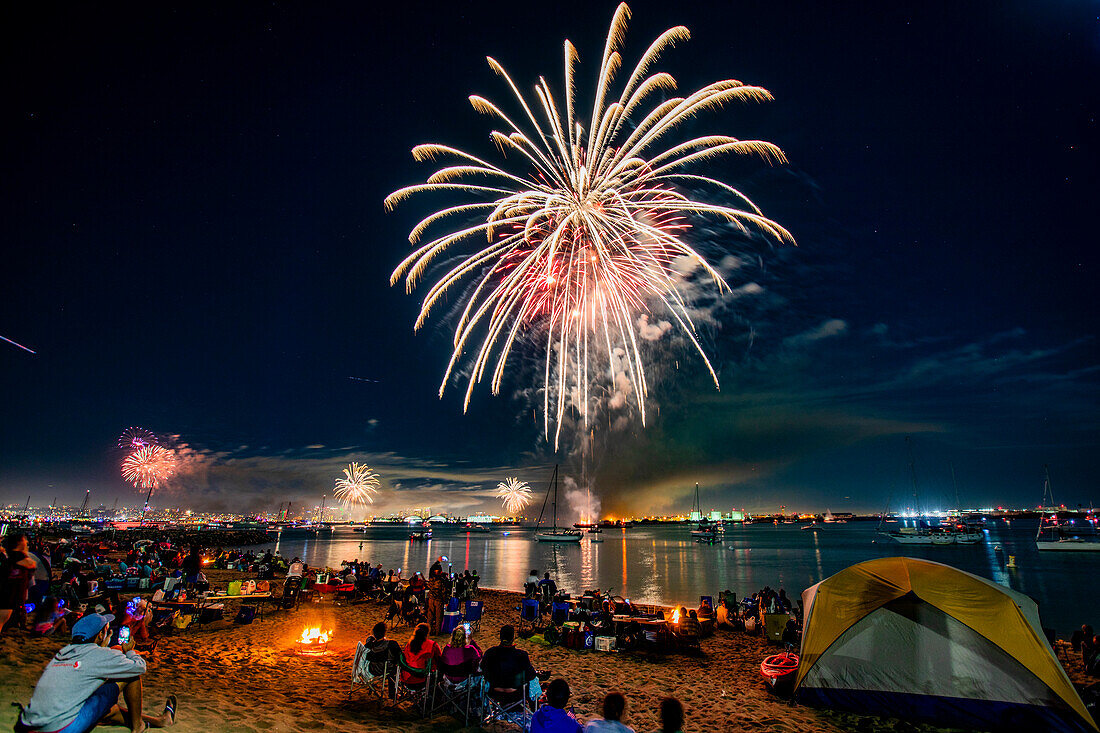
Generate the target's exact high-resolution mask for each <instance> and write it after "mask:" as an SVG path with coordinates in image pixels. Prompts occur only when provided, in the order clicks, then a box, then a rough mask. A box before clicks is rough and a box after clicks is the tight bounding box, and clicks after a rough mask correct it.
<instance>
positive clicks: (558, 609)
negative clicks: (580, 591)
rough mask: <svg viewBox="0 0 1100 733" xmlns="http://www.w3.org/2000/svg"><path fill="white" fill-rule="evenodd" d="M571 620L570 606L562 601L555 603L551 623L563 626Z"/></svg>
mask: <svg viewBox="0 0 1100 733" xmlns="http://www.w3.org/2000/svg"><path fill="white" fill-rule="evenodd" d="M568 620H569V604H568V603H563V602H561V601H554V607H553V609H552V611H551V614H550V623H551V624H553V625H554V626H561V625H562V624H564V623H565V622H566V621H568Z"/></svg>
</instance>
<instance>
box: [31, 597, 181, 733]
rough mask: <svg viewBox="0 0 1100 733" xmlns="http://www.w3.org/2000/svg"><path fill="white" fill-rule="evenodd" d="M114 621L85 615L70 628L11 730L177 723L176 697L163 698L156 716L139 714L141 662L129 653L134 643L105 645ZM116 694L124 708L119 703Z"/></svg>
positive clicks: (138, 728)
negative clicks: (68, 641) (69, 640)
mask: <svg viewBox="0 0 1100 733" xmlns="http://www.w3.org/2000/svg"><path fill="white" fill-rule="evenodd" d="M114 619H115V617H114V616H112V615H111V614H99V613H89V614H86V615H85V616H84V617H83V618H81V619H80V620H79V621H77V622H76V623H75V624H73V630H72V643H71V644H69V645H67V646H64V647H62V648H61V650H60V651H58V652H57V654H55V655H54V657H53V659H51V660H50V663H49V664H47V665H46V669H45V671H44V672H43V673H42V676H41V677H40V678H39V679H38V683H37V684H36V685H35V687H34V694H33V695H32V696H31V701H30V704H29V705H27V707H26V709H25V710H23V712H22V713H20V715H19V720H18V721H17V722H16V726H15V730H16V731H18V732H20V733H30V732H32V731H88V730H91V729H92V728H94V727H95V726H97V725H118V726H126V727H129V728H130V730H131V732H132V733H140V732H141V731H143V730H145V729H146V728H165V727H167V726H170V725H172V724H173V723H175V722H176V696H175V695H169V696H168V700H167V701H166V702H165V705H164V712H163V713H161V715H160V716H159V717H153V716H151V715H142V712H141V710H142V684H141V675H143V674H144V673H145V670H146V666H145V659H144V658H142V657H141V655H139V654H138V653H137V652H135V651H134V642H133V640H131V639H129V638H128V637H127V638H123V636H122V635H121V634H120V638H119V642H120V645H119V646H117V647H110V646H108V644H110V640H111V638H112V636H113V633H114V632H113V630H112V628H111V622H112V621H114ZM122 629H123V631H127V632H128V629H127V628H126V627H122ZM120 692H121V693H122V696H123V698H124V699H125V701H126V707H122V706H120V705H119V704H118V695H119V693H120Z"/></svg>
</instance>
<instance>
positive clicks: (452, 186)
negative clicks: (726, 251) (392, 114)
mask: <svg viewBox="0 0 1100 733" xmlns="http://www.w3.org/2000/svg"><path fill="white" fill-rule="evenodd" d="M629 17H630V10H629V8H628V7H627V6H626V5H625V4H622V5H619V7H618V9H617V10H616V11H615V15H614V17H613V19H612V22H611V28H610V31H609V33H608V36H607V42H606V45H605V46H604V50H603V56H602V59H601V62H600V68H599V74H598V75H597V79H596V82H597V85H596V94H595V98H594V100H593V103H592V110H591V117H590V122H589V126H588V129H587V130H586V129H585V128H584V126H583V125H582V123H581V120H580V118H579V117H578V109H577V106H578V104H579V100H578V99H575V90H574V78H573V76H574V66H575V65H576V63H577V61H578V59H579V57H578V54H577V51H576V49H575V48H574V47H573V45H572V44H571V43H570V42H569V41H568V40H567V41H565V95H564V102H565V104H564V111H563V109H562V107H561V105H560V104H559V103H558V100H557V99H556V98H555V97H554V95H553V93H552V92H551V89H550V86H549V85H548V84H547V82H546V80H545V79H543V78H541V77H540V79H539V83H538V84H537V85H535V99H536V100H537V101H535V102H531V103H529V102H528V100H527V99H526V98H525V97H524V96H523V95H522V94H521V93H520V91H519V89H518V87H517V86H516V85H515V83H514V82H513V81H512V79H511V77H510V76H509V75H508V73H507V72H506V71H505V70H504V67H502V66H501V65H500V64H499V63H498V62H497V61H496V60H494V59H492V58H489V59H488V62H489V66H490V68H492V70H493V71H494V72H495V73H496V74H497V75H498V76H500V77H501V78H503V80H504V81H505V83H506V84H507V85H508V87H509V89H510V90H511V92H512V94H513V95H514V97H515V100H516V102H517V103H518V104H519V107H520V108H521V109H522V113H521V115H520V116H519V117H516V118H515V119H513V118H512V117H509V116H508V115H507V114H505V112H503V111H502V110H501V108H499V107H498V106H497V105H495V104H494V103H492V102H490V101H489V100H488V99H485V98H484V97H480V96H476V95H474V96H471V97H470V103H471V104H472V105H473V107H474V109H475V110H477V111H478V112H481V113H483V114H486V115H488V116H490V117H491V118H493V119H494V121H495V122H496V123H498V124H500V125H502V129H501V130H493V131H492V132H491V133H490V138H491V139H492V141H493V142H494V143H495V144H496V146H497V148H498V149H499V150H500V152H501V153H502V154H505V155H508V156H510V157H511V160H512V161H513V162H519V163H521V164H522V169H516V170H508V169H506V168H504V167H498V166H497V165H495V164H493V163H490V162H488V161H486V160H483V159H482V158H479V157H476V156H474V155H471V154H469V153H466V152H464V151H462V150H458V149H456V148H454V147H451V146H447V145H442V144H435V143H432V144H425V145H418V146H417V147H415V148H413V151H412V152H413V157H414V158H415V159H416V160H418V161H432V160H435V159H437V158H438V159H443V160H445V161H448V162H447V164H445V165H444V167H442V168H440V169H439V170H438V171H436V172H435V173H433V174H432V175H431V176H429V177H428V179H427V181H426V182H425V183H421V184H417V185H413V186H407V187H405V188H402V189H400V190H398V191H395V192H394V193H392V194H390V196H389V197H387V199H386V202H385V204H386V208H387V209H392V208H393V207H394V206H396V205H397V204H398V203H400V202H401V201H403V200H404V199H406V198H408V197H410V196H412V195H413V194H416V193H421V192H452V191H453V192H462V193H465V194H472V195H473V196H474V197H475V198H476V199H477V200H476V201H473V202H471V203H461V204H458V205H454V206H449V207H448V208H444V209H441V210H440V211H437V212H435V213H433V214H431V215H430V216H428V217H427V218H425V219H423V220H422V221H421V222H420V223H419V224H417V225H416V226H415V227H414V228H413V230H412V232H411V234H410V235H409V241H410V242H411V243H412V244H413V245H415V246H416V247H417V248H416V249H415V251H414V252H413V253H412V254H411V255H409V256H408V257H407V258H406V259H405V260H404V261H403V262H401V264H400V265H398V266H397V268H396V269H395V270H394V272H393V274H392V276H391V279H390V280H391V284H395V283H396V282H397V281H398V280H400V279H401V278H404V279H405V283H406V289H407V290H408V291H409V292H411V291H412V290H413V288H415V287H416V285H417V282H418V281H419V280H420V279H421V277H423V276H424V274H425V271H426V269H427V268H428V267H429V266H430V265H431V264H432V263H433V262H435V261H436V260H437V259H438V258H439V257H440V256H441V255H443V254H445V253H446V254H448V255H454V254H458V255H459V256H458V259H457V264H455V265H454V266H452V267H450V269H449V270H448V271H447V272H446V273H445V274H444V275H443V276H442V277H441V278H439V279H438V280H437V281H436V282H435V283H434V284H433V285H432V286H431V288H430V289H429V290H428V293H427V295H426V296H425V298H424V302H423V304H422V306H421V310H420V314H419V317H418V318H417V320H416V324H415V328H417V329H419V328H420V327H421V326H423V325H424V323H425V321H426V320H427V318H428V314H429V313H430V312H431V310H432V308H433V307H434V306H435V305H436V304H437V303H438V302H439V301H440V299H441V298H443V297H444V295H445V294H446V293H447V292H448V291H449V290H450V289H451V288H452V287H454V286H455V285H456V284H458V283H460V282H462V281H464V280H466V279H471V278H472V279H473V284H472V285H471V286H470V289H469V290H468V295H467V296H466V298H465V303H464V305H463V306H462V312H461V317H460V318H459V319H458V324H457V326H456V328H455V334H454V342H453V346H454V350H453V353H452V355H451V359H450V363H449V364H448V365H447V370H446V373H445V374H444V376H443V380H442V383H441V385H440V389H439V394H440V396H441V397H442V395H443V392H444V390H445V389H446V386H447V383H448V381H449V380H450V378H451V376H452V374H453V373H454V372H455V370H456V368H457V367H458V365H459V363H460V361H462V359H463V355H464V354H465V353H466V352H467V351H469V352H470V353H471V354H472V358H471V360H470V362H469V384H468V385H467V387H466V395H465V400H464V402H463V409H464V410H465V409H466V408H468V406H469V403H470V397H471V395H472V393H473V389H474V385H475V384H477V383H479V382H480V381H481V380H482V379H483V378H484V377H485V375H486V371H487V370H489V371H490V373H491V378H490V380H491V384H492V392H493V393H494V394H497V393H499V391H500V385H501V380H502V378H503V376H504V372H505V365H506V363H507V360H508V356H509V353H510V352H511V350H512V348H513V346H515V344H516V343H517V341H526V340H534V341H537V342H540V343H541V347H542V348H543V349H544V350H545V365H544V366H543V369H542V371H543V383H544V387H543V421H544V431H545V434H546V435H547V437H549V435H550V426H551V422H553V423H554V424H555V425H556V428H555V430H554V444H555V448H557V445H558V441H559V439H560V435H561V428H562V417H563V414H564V412H565V407H566V402H567V394H569V393H573V394H574V395H577V396H578V397H579V399H573V398H571V399H570V400H569V401H570V402H571V403H572V404H577V403H578V402H579V403H580V404H581V405H582V407H580V408H579V409H580V411H581V412H582V415H581V417H582V418H583V422H584V424H585V425H587V424H588V418H589V415H588V391H589V384H590V382H589V372H591V373H593V374H594V375H599V376H598V379H600V380H602V381H604V382H605V383H606V382H610V383H615V382H616V379H617V376H618V372H622V373H623V374H624V376H625V378H626V379H628V380H629V383H630V384H631V385H632V390H631V391H632V393H633V395H634V399H635V400H636V401H637V406H638V410H639V413H640V415H641V419H642V424H643V425H644V424H645V399H646V395H647V391H648V387H647V383H646V375H645V369H644V366H643V363H642V356H641V351H640V349H639V337H638V334H637V333H636V330H635V329H636V327H637V324H638V322H639V321H640V319H641V317H642V316H643V315H647V314H648V313H650V311H651V309H656V310H658V311H662V312H666V313H668V314H669V317H670V319H671V322H672V323H673V324H674V326H675V327H676V328H677V329H678V331H679V332H680V333H682V334H683V335H684V336H686V337H687V339H688V340H690V341H691V343H692V345H693V346H694V347H695V349H696V350H697V351H698V352H699V354H700V356H701V357H702V359H703V362H704V364H705V365H706V368H707V370H708V371H709V372H710V375H711V377H712V378H713V379H714V383H715V385H716V386H717V384H718V377H717V374H715V372H714V369H713V367H712V366H711V364H710V361H709V360H708V359H707V356H706V354H705V353H704V351H703V348H702V346H701V345H700V343H699V341H698V339H697V337H696V332H695V325H694V323H693V322H692V319H691V317H690V315H689V312H688V304H687V302H686V296H685V293H683V292H682V291H681V290H680V289H678V284H679V283H680V282H681V276H680V274H679V273H678V272H677V270H676V269H675V267H674V263H676V262H677V261H690V262H692V263H693V265H695V266H699V267H701V268H703V270H704V272H705V274H706V275H707V276H708V282H711V283H712V285H713V287H714V288H715V289H717V290H718V291H719V292H722V291H728V290H729V286H728V285H726V283H725V282H724V280H723V279H722V276H721V275H720V274H719V272H718V271H717V270H716V269H715V268H714V267H712V266H711V265H710V264H709V263H708V262H707V261H706V260H705V259H704V258H703V257H702V256H701V255H700V254H699V253H698V252H697V251H696V250H695V249H694V248H693V247H692V245H691V244H690V243H689V242H688V241H687V239H686V236H685V235H686V234H687V232H688V230H689V229H690V225H689V223H688V219H689V218H691V217H699V216H703V217H718V218H720V219H724V220H726V221H728V222H730V223H732V224H733V225H734V226H735V227H736V228H738V229H739V230H740V231H742V232H745V233H748V232H749V230H750V229H752V230H756V231H762V232H763V233H765V234H766V235H767V236H769V237H770V238H773V239H775V240H777V241H780V242H783V241H785V242H791V243H793V239H792V238H791V235H790V234H789V233H788V232H787V231H786V230H785V229H784V228H783V227H782V226H780V225H779V224H777V223H776V222H774V221H772V220H771V219H768V218H766V217H765V216H764V215H763V214H762V212H761V211H760V209H759V208H757V206H756V205H755V204H753V203H752V201H750V200H749V199H748V197H746V196H745V195H744V194H742V193H741V192H739V191H738V190H736V189H735V188H733V187H732V186H730V185H729V184H727V183H725V182H723V181H720V180H718V179H716V178H713V177H710V176H707V175H702V174H700V173H698V172H694V169H695V166H696V164H699V163H702V162H704V161H706V160H708V159H710V158H713V157H715V156H719V155H727V154H735V155H753V156H759V157H760V158H762V159H763V160H764V161H766V162H768V163H783V162H785V158H784V156H783V153H782V151H781V150H779V148H777V147H776V146H775V145H772V144H771V143H768V142H764V141H760V140H739V139H737V138H733V137H729V136H726V135H708V136H704V137H697V138H694V139H691V140H688V141H686V142H677V143H670V142H668V141H667V140H666V139H665V138H666V137H668V135H669V133H671V132H672V131H673V130H674V129H675V128H676V127H677V126H678V125H680V124H681V123H683V122H685V121H687V120H689V119H691V118H692V117H694V116H696V115H698V114H699V113H701V112H705V111H710V110H714V109H717V108H720V107H722V106H724V105H726V104H730V103H734V102H763V101H767V100H770V99H771V98H772V97H771V94H770V93H769V92H768V91H767V90H765V89H762V88H761V87H757V86H748V85H745V84H743V83H741V82H739V81H734V80H726V81H719V82H715V83H713V84H710V85H708V86H706V87H703V88H702V89H700V90H698V91H696V92H694V93H692V94H689V95H686V96H684V97H672V98H670V99H667V100H665V101H660V99H659V97H660V96H663V94H664V93H665V92H669V91H671V90H674V89H675V88H676V83H675V80H674V79H673V78H672V77H671V76H670V75H669V74H667V73H664V72H659V73H654V74H650V73H649V68H650V66H652V65H653V63H654V62H655V61H656V60H657V59H658V57H659V56H660V54H661V52H662V51H664V50H665V49H666V48H668V47H669V46H672V45H674V44H675V43H677V42H679V41H684V40H687V39H688V37H689V33H688V30H687V29H686V28H684V27H682V26H678V27H676V28H672V29H669V30H667V31H665V32H664V33H662V34H661V35H660V36H659V37H658V38H657V39H656V40H655V41H654V42H653V43H652V44H651V45H650V47H649V49H648V50H647V51H646V52H645V54H644V55H643V56H642V58H641V60H640V61H639V62H638V64H637V66H636V67H635V68H634V70H633V72H632V73H631V74H630V76H629V77H628V78H627V81H626V83H625V85H624V86H623V87H622V90H621V92H620V94H619V96H618V97H617V98H615V97H613V96H610V95H611V94H612V89H611V88H612V86H613V85H614V82H615V75H616V72H617V71H618V70H619V68H620V66H621V63H622V58H621V56H620V54H619V51H618V49H619V46H620V44H621V43H622V40H623V35H624V33H625V30H626V22H627V19H628V18H629ZM684 186H692V187H696V188H697V187H700V186H703V187H708V188H710V189H714V190H716V191H717V192H719V194H720V195H721V196H722V197H723V199H724V200H727V201H728V200H729V199H730V197H731V196H732V197H733V200H734V201H736V202H737V204H736V206H727V205H720V204H716V203H706V202H704V201H697V200H695V199H693V198H690V197H689V196H687V195H685V194H684V193H682V192H681V191H680V190H679V189H680V188H683V187H684ZM452 217H459V218H461V219H466V220H469V218H470V217H473V218H474V219H475V221H476V223H474V224H472V225H471V226H466V227H461V228H456V227H448V228H447V229H448V231H447V232H446V233H444V234H442V235H440V236H435V237H434V238H431V239H430V240H429V241H427V242H426V243H425V242H423V241H422V239H424V234H425V232H426V231H427V230H429V229H430V228H432V227H433V226H436V225H438V224H440V223H445V222H446V221H447V220H450V219H451V218H452ZM478 240H481V241H482V243H483V245H484V246H482V248H481V249H476V245H475V243H476V242H477V241H478ZM457 248H465V249H464V250H463V252H462V253H454V252H453V250H455V249H457ZM479 340H480V343H478V342H479ZM616 350H621V351H622V353H624V354H625V358H624V359H618V360H617V359H615V358H614V356H613V355H614V354H615V352H616Z"/></svg>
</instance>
